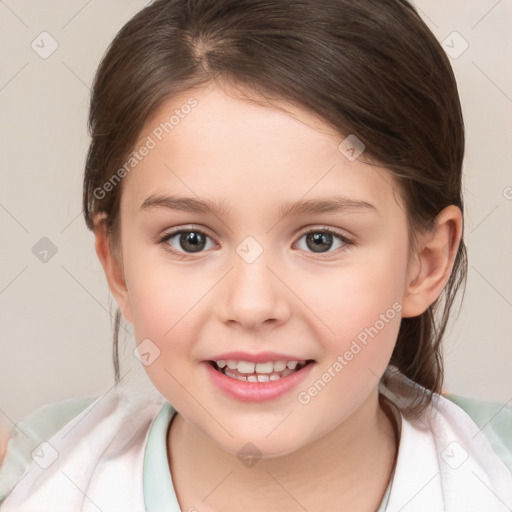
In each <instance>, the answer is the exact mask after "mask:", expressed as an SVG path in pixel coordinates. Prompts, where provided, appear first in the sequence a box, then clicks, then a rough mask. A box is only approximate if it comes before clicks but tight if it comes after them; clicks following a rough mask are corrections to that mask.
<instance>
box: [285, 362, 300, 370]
mask: <svg viewBox="0 0 512 512" xmlns="http://www.w3.org/2000/svg"><path fill="white" fill-rule="evenodd" d="M297 363H298V361H288V362H287V363H286V366H288V368H290V370H295V367H296V366H297Z"/></svg>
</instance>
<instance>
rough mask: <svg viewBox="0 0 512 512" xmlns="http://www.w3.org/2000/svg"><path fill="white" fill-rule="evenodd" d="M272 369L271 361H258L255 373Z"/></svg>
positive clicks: (267, 371)
mask: <svg viewBox="0 0 512 512" xmlns="http://www.w3.org/2000/svg"><path fill="white" fill-rule="evenodd" d="M273 370H274V364H273V363H272V361H269V362H268V363H258V364H257V365H256V373H272V371H273ZM260 382H263V381H260Z"/></svg>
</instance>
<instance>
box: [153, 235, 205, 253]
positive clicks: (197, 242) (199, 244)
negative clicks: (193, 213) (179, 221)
mask: <svg viewBox="0 0 512 512" xmlns="http://www.w3.org/2000/svg"><path fill="white" fill-rule="evenodd" d="M209 238H210V237H209V236H208V235H206V234H205V233H203V232H202V231H198V230H192V229H188V230H184V229H181V230H179V231H174V232H172V233H169V234H167V235H165V236H164V237H163V238H162V239H161V240H160V241H161V243H164V244H166V245H168V246H170V247H169V250H171V251H173V252H176V253H180V254H187V253H188V254H193V253H197V252H201V251H203V250H204V249H205V246H206V245H207V240H208V239H209Z"/></svg>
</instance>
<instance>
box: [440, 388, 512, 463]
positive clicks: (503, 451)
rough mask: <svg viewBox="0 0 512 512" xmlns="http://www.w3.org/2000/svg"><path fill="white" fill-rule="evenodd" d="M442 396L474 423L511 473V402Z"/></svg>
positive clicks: (449, 395) (446, 394)
mask: <svg viewBox="0 0 512 512" xmlns="http://www.w3.org/2000/svg"><path fill="white" fill-rule="evenodd" d="M442 396H443V397H444V398H446V399H448V400H449V401H450V402H452V403H454V404H456V405H457V406H459V407H460V408H461V409H463V410H464V412H465V413H466V414H467V415H468V416H469V417H470V418H471V419H472V420H473V421H474V422H475V423H476V425H477V426H478V427H479V428H480V429H481V431H482V433H483V434H485V436H486V437H487V439H488V440H489V442H490V444H491V446H492V448H493V450H494V451H495V453H496V454H497V455H498V456H499V457H500V459H501V460H503V462H504V463H505V465H506V466H507V467H508V469H509V470H510V472H512V401H509V402H507V403H501V402H494V401H487V400H481V399H477V398H472V397H468V396H463V395H456V394H453V393H447V392H443V393H442Z"/></svg>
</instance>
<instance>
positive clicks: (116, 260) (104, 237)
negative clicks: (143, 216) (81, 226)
mask: <svg viewBox="0 0 512 512" xmlns="http://www.w3.org/2000/svg"><path fill="white" fill-rule="evenodd" d="M93 222H94V236H95V238H96V243H95V247H96V254H97V255H98V258H99V260H100V262H101V265H102V266H103V270H104V272H105V276H106V278H107V282H108V287H109V288H110V291H111V292H112V295H113V296H114V298H115V299H116V302H117V304H118V305H119V308H120V309H121V312H122V313H123V316H124V318H125V320H126V321H127V322H130V323H132V312H131V308H130V300H129V295H128V287H127V285H126V280H125V277H124V270H123V261H122V256H121V255H117V254H114V252H113V251H112V247H111V243H110V242H111V241H110V237H109V233H108V228H107V224H106V222H105V216H104V214H103V213H97V214H96V215H95V216H94V219H93Z"/></svg>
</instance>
